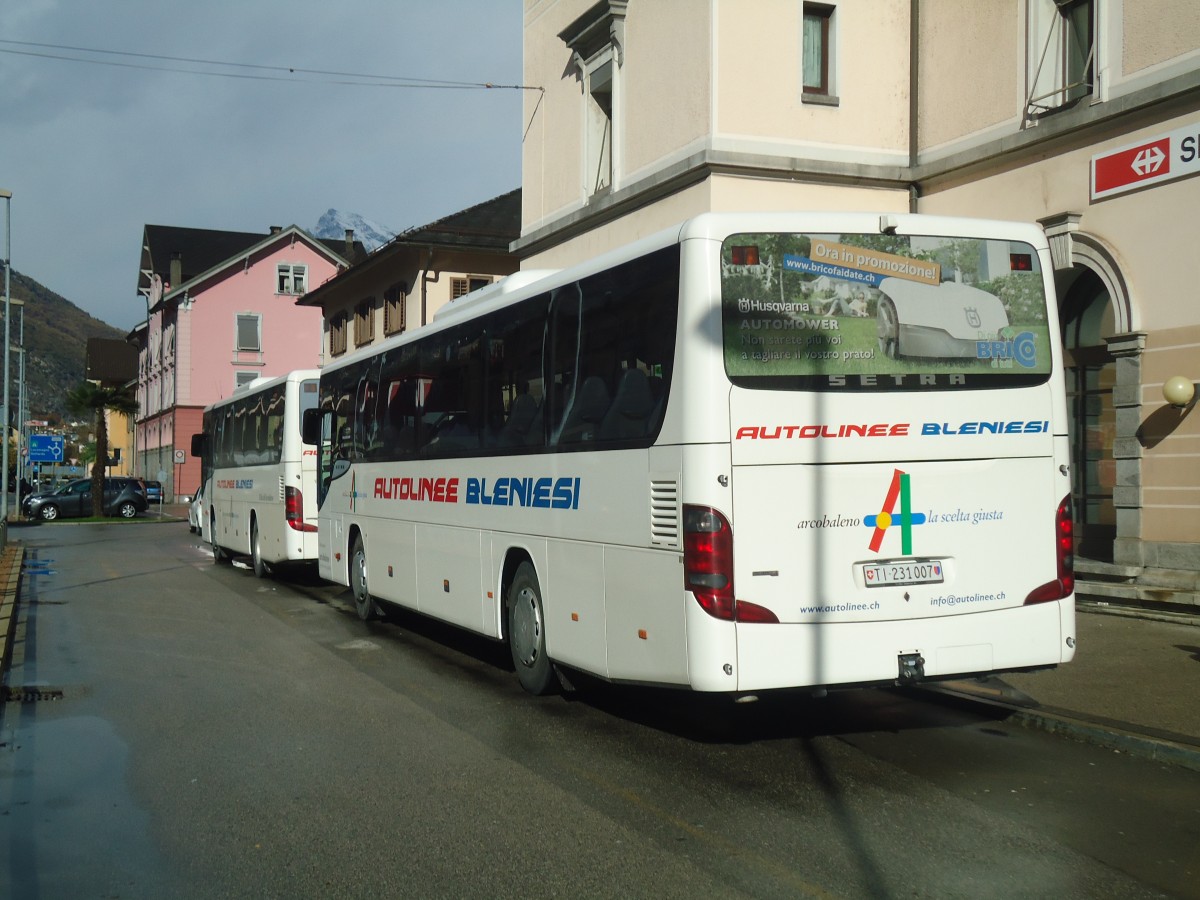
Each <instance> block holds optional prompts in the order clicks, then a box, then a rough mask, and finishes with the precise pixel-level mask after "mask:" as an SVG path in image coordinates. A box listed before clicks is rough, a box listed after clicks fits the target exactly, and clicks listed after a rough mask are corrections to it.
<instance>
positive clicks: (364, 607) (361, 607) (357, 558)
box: [350, 534, 375, 622]
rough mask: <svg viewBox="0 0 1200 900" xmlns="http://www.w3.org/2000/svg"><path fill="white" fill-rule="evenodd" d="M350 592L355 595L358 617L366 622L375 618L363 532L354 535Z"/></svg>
mask: <svg viewBox="0 0 1200 900" xmlns="http://www.w3.org/2000/svg"><path fill="white" fill-rule="evenodd" d="M350 593H352V594H353V595H354V609H355V611H356V612H357V613H358V617H359V618H360V619H362V620H363V621H364V622H368V621H370V620H371V619H373V618H375V600H374V599H373V598H372V597H371V589H370V588H369V587H368V586H367V551H366V548H364V547H363V542H362V535H361V534H356V535H355V536H354V549H353V550H351V551H350Z"/></svg>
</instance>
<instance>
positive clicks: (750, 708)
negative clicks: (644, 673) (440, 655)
mask: <svg viewBox="0 0 1200 900" xmlns="http://www.w3.org/2000/svg"><path fill="white" fill-rule="evenodd" d="M569 678H570V681H571V683H572V686H573V687H574V688H575V690H574V691H572V692H570V693H568V694H566V695H565V696H566V698H567V699H568V700H569V701H572V702H583V703H586V704H588V705H589V706H592V707H594V708H596V709H598V710H601V711H603V712H605V713H607V714H609V715H612V716H615V717H618V718H621V719H623V720H626V721H628V722H631V723H635V724H637V725H641V726H644V727H649V728H653V729H655V730H659V731H663V732H667V733H670V734H674V735H676V736H678V737H683V738H685V739H689V740H694V741H699V742H704V743H732V744H743V743H754V742H758V741H775V740H796V739H810V738H817V737H837V736H846V735H852V734H861V733H867V732H880V731H885V732H902V731H911V730H915V729H927V728H945V727H972V726H979V725H981V724H987V723H995V722H999V721H1003V719H1005V718H1006V717H1007V715H1008V713H1007V712H1005V711H1003V710H999V709H996V708H992V707H982V706H981V707H974V708H972V707H968V706H966V705H964V704H956V705H948V704H944V703H938V702H931V701H930V699H929V698H927V697H924V696H922V695H921V694H920V693H919V692H915V691H909V690H907V689H901V688H896V687H860V688H849V689H845V690H838V691H831V692H829V693H828V694H827V695H825V696H815V695H814V693H813V692H812V691H809V690H781V691H771V692H766V693H763V694H760V695H758V697H757V699H755V700H744V701H742V702H738V700H737V699H735V698H734V697H733V696H731V695H728V694H700V693H694V692H691V691H687V690H676V689H672V688H662V687H647V686H635V685H617V684H610V683H607V682H604V681H602V680H599V679H595V678H592V677H590V676H586V675H580V674H576V673H570V675H569Z"/></svg>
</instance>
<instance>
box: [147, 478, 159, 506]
mask: <svg viewBox="0 0 1200 900" xmlns="http://www.w3.org/2000/svg"><path fill="white" fill-rule="evenodd" d="M146 502H147V503H162V482H161V481H147V482H146Z"/></svg>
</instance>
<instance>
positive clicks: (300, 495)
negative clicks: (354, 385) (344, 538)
mask: <svg viewBox="0 0 1200 900" xmlns="http://www.w3.org/2000/svg"><path fill="white" fill-rule="evenodd" d="M318 374H319V373H318V371H317V370H316V369H304V370H299V371H295V372H291V373H289V374H287V375H281V376H278V377H276V378H260V379H256V380H255V381H252V382H250V384H248V385H246V386H245V387H242V388H239V389H238V390H236V391H234V394H233V396H232V397H230V398H229V399H227V400H222V401H220V402H218V403H214V404H212V405H211V406H209V407H208V408H207V409H205V410H204V419H203V423H204V424H203V429H204V430H203V432H202V434H198V435H195V436H194V437H193V439H192V454H193V455H194V456H199V457H200V458H201V459H202V461H203V463H202V465H203V476H202V480H203V485H204V500H203V504H204V510H203V514H202V517H201V535H202V537H203V538H204V539H205V540H207V541H209V542H210V543H211V544H212V548H213V556H214V557H215V558H216V559H218V560H222V559H228V558H229V557H230V556H231V555H237V554H241V555H249V556H250V559H251V565H252V567H253V569H254V573H255V574H256V575H258V576H259V577H263V576H265V575H266V574H268V572H269V571H270V567H271V566H272V565H277V564H281V563H295V562H312V561H313V560H315V559H316V554H317V515H316V513H317V504H316V465H317V463H316V457H317V448H316V447H315V446H313V445H311V444H307V445H306V444H305V443H304V441H303V439H302V437H301V433H300V425H301V418H302V415H303V412H304V410H305V409H310V408H315V407H316V405H317V386H318Z"/></svg>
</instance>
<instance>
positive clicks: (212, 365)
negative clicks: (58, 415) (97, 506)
mask: <svg viewBox="0 0 1200 900" xmlns="http://www.w3.org/2000/svg"><path fill="white" fill-rule="evenodd" d="M365 255H366V253H365V251H364V249H363V247H362V244H361V243H357V244H356V243H355V242H354V240H353V233H352V232H347V234H346V238H345V240H344V241H330V240H319V239H317V238H314V237H312V236H311V235H309V234H307V233H306V232H304V231H303V230H301V229H300V228H297V227H296V226H292V227H290V228H278V227H275V228H272V229H271V231H270V233H269V234H267V235H263V234H253V233H244V232H231V231H213V230H208V229H200V228H176V227H172V226H163V225H147V226H145V232H144V236H143V240H142V255H141V268H140V273H139V276H138V291H139V293H141V294H142V295H143V296H144V297H145V298H146V321H145V322H143V323H142V324H140V325H139V326H138V327H137V328H135V329H134V330H133V332H132V333H131V334H130V336H129V340H130V342H131V343H133V344H134V345H135V346H136V347H137V348H138V403H139V407H140V408H139V412H138V415H137V424H136V429H135V434H134V458H135V460H136V462H135V465H134V470H135V474H138V475H141V476H143V477H144V478H146V479H154V480H159V481H162V482H163V496H164V498H166V499H167V500H170V499H172V498H179V497H185V496H190V495H191V494H192V493H194V492H195V490H196V489H197V487H198V486H199V482H200V461H199V460H197V459H193V458H192V455H191V449H190V448H191V439H192V435H193V434H195V433H197V432H199V431H200V419H201V413H202V411H203V409H204V407H206V406H208V405H209V404H210V403H214V402H216V401H217V400H220V399H222V398H224V397H228V396H229V395H230V394H232V393H233V391H234V389H235V388H236V387H237V386H238V385H240V384H244V383H246V382H249V381H253V380H254V379H255V378H259V377H270V376H274V375H281V374H283V373H285V372H290V371H292V370H293V369H306V368H314V367H315V366H317V364H318V362H319V361H320V358H321V343H322V333H321V332H322V325H321V311H320V310H319V309H315V308H311V307H303V306H297V305H296V300H297V298H298V297H300V296H301V295H303V294H305V293H307V292H308V291H309V290H310V289H311V288H313V287H317V286H319V285H321V284H322V283H324V282H325V281H327V280H328V279H330V278H332V277H333V276H334V275H336V274H337V273H338V271H339V270H341V269H344V268H346V267H347V266H348V265H350V264H351V263H352V262H354V261H356V260H357V259H360V258H362V257H364V256H365Z"/></svg>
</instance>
